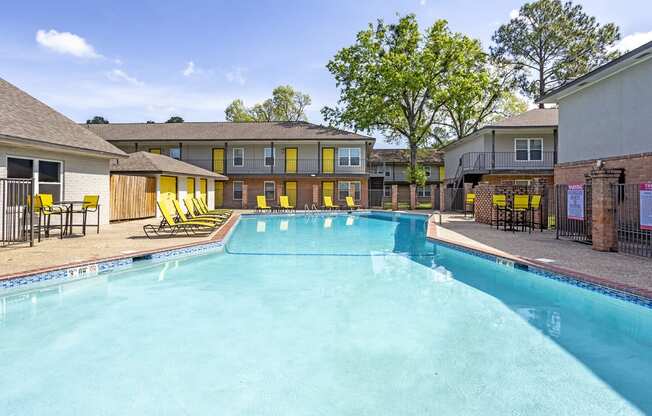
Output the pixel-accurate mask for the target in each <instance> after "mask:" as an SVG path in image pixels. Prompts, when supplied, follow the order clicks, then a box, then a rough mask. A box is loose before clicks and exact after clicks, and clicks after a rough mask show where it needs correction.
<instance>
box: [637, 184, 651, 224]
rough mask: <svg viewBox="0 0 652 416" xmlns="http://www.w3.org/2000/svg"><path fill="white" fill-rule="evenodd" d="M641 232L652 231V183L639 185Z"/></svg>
mask: <svg viewBox="0 0 652 416" xmlns="http://www.w3.org/2000/svg"><path fill="white" fill-rule="evenodd" d="M639 198H640V205H639V206H640V216H641V230H652V183H642V184H640V185H639Z"/></svg>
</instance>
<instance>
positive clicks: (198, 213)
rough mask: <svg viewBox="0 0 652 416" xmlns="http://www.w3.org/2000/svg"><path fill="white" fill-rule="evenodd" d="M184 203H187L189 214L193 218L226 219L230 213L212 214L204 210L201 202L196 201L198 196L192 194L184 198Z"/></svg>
mask: <svg viewBox="0 0 652 416" xmlns="http://www.w3.org/2000/svg"><path fill="white" fill-rule="evenodd" d="M183 203H184V204H185V205H186V209H187V210H188V216H189V217H190V218H191V219H193V218H195V219H200V218H218V219H222V220H225V219H227V218H228V215H220V214H210V213H206V212H203V210H202V209H201V207H200V205H199V203H198V202H197V201H196V198H194V197H192V196H190V195H186V197H185V198H183Z"/></svg>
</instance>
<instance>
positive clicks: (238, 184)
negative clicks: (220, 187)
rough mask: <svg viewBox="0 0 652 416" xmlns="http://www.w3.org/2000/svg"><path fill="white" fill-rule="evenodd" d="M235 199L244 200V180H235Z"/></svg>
mask: <svg viewBox="0 0 652 416" xmlns="http://www.w3.org/2000/svg"><path fill="white" fill-rule="evenodd" d="M234 150H235V149H234ZM233 200H234V201H241V200H242V181H234V182H233Z"/></svg>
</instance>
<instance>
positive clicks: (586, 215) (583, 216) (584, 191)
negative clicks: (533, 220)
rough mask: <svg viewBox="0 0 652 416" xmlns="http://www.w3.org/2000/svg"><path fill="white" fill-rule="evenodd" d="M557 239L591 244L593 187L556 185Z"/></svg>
mask: <svg viewBox="0 0 652 416" xmlns="http://www.w3.org/2000/svg"><path fill="white" fill-rule="evenodd" d="M569 192H570V198H569ZM554 199H555V202H556V215H555V228H556V230H557V238H568V239H571V240H575V241H581V242H586V243H590V242H591V241H592V237H591V226H592V225H591V224H592V220H593V215H592V208H591V207H592V204H591V185H578V186H573V185H571V187H570V189H569V186H568V185H555V195H554Z"/></svg>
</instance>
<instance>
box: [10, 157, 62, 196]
mask: <svg viewBox="0 0 652 416" xmlns="http://www.w3.org/2000/svg"><path fill="white" fill-rule="evenodd" d="M61 166H62V164H61V162H56V161H51V160H38V159H26V158H22V157H20V158H19V157H8V158H7V177H9V178H16V179H29V178H32V177H36V178H38V181H37V182H36V189H35V190H34V193H39V194H52V198H53V199H54V200H55V201H59V200H61V180H62V175H61V173H62V169H61Z"/></svg>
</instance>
